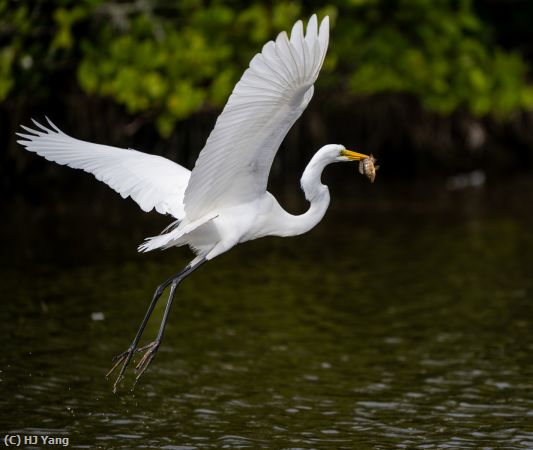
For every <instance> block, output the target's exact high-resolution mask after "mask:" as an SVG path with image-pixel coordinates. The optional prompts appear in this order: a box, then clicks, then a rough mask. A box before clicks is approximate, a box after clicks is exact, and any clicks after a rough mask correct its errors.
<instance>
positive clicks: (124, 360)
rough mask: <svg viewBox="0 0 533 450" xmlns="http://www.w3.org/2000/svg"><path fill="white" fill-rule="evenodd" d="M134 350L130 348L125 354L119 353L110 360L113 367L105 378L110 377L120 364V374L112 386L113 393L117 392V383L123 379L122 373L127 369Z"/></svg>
mask: <svg viewBox="0 0 533 450" xmlns="http://www.w3.org/2000/svg"><path fill="white" fill-rule="evenodd" d="M135 350H136V348H135V347H133V346H131V347H130V348H128V349H127V350H126V351H125V352H123V353H120V354H119V355H117V356H115V357H114V358H113V359H112V363H113V367H111V369H110V370H109V372H107V373H106V376H105V377H106V378H108V377H109V375H111V374H112V373H113V372H114V371H115V370H116V369H117V368H118V367H119V366H120V364H122V367H121V368H120V372H119V373H118V377H117V379H116V380H115V383H114V384H113V393H116V392H117V388H118V385H119V383H120V382H121V381H122V380H123V379H124V371H125V370H126V367H128V364H129V363H130V361H131V358H132V357H133V354H134V353H135Z"/></svg>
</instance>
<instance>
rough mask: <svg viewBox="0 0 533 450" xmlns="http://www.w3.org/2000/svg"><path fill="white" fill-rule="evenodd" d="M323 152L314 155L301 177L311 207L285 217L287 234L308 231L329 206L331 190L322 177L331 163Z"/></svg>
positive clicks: (291, 234)
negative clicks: (299, 213) (300, 212)
mask: <svg viewBox="0 0 533 450" xmlns="http://www.w3.org/2000/svg"><path fill="white" fill-rule="evenodd" d="M331 162H332V161H331V160H328V159H327V158H325V157H324V155H323V154H322V153H321V152H318V153H316V154H315V156H313V158H312V159H311V161H310V162H309V164H308V165H307V167H306V168H305V170H304V173H303V175H302V178H301V181H300V182H301V185H302V189H303V191H304V193H305V198H306V200H307V201H308V202H309V203H310V207H309V209H308V210H307V212H305V213H304V214H301V215H299V216H294V215H292V214H288V213H287V216H288V217H286V218H285V233H283V235H285V236H296V235H299V234H303V233H306V232H307V231H309V230H310V229H311V228H313V227H314V226H315V225H316V224H318V223H319V222H320V221H321V220H322V218H323V217H324V214H325V213H326V210H327V209H328V206H329V200H330V197H329V190H328V188H327V186H325V185H324V184H322V181H321V179H320V177H321V175H322V172H323V170H324V168H325V167H326V166H327V165H328V164H329V163H331Z"/></svg>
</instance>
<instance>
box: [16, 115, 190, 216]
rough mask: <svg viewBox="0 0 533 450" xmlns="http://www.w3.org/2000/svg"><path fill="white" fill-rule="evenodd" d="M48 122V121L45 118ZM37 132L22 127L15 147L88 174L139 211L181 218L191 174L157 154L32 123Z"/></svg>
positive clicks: (53, 126)
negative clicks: (98, 142) (83, 137)
mask: <svg viewBox="0 0 533 450" xmlns="http://www.w3.org/2000/svg"><path fill="white" fill-rule="evenodd" d="M47 120H48V119H47ZM33 123H34V124H35V126H36V127H37V128H38V130H37V129H36V130H34V129H32V128H28V127H25V126H22V128H24V130H26V131H27V132H28V133H29V134H25V133H17V134H18V135H19V136H20V137H21V138H23V139H21V140H19V141H17V142H18V143H19V144H21V145H23V146H24V147H26V149H27V150H29V151H30V152H34V153H37V154H38V155H41V156H43V157H44V158H46V159H48V160H49V161H55V162H56V163H58V164H66V165H68V166H70V167H73V168H75V169H83V170H85V172H89V173H92V174H93V175H94V176H95V177H96V178H97V179H98V180H100V181H103V182H104V183H106V184H108V185H109V186H111V187H112V188H113V189H114V190H115V191H117V192H118V193H119V194H120V195H121V196H122V197H123V198H126V197H131V198H132V199H133V200H135V202H137V204H138V205H139V206H140V207H141V209H142V210H143V211H150V210H152V209H153V208H155V209H156V211H157V212H159V213H161V214H171V215H172V216H174V217H175V218H176V219H182V218H183V216H184V210H183V196H184V192H185V187H186V186H187V183H188V182H189V177H190V174H191V172H190V171H189V170H187V169H185V168H184V167H182V166H180V165H178V164H176V163H174V162H172V161H170V160H168V159H166V158H163V157H161V156H157V155H150V154H147V153H142V152H138V151H136V150H131V149H121V148H116V147H110V146H108V145H100V144H93V143H91V142H86V141H81V140H79V139H75V138H73V137H70V136H68V135H67V134H65V133H63V132H62V131H61V130H60V129H59V128H57V127H56V126H55V125H54V124H53V123H52V122H50V120H48V123H49V125H50V128H48V127H45V126H43V125H41V124H40V123H38V122H36V121H35V120H34V121H33Z"/></svg>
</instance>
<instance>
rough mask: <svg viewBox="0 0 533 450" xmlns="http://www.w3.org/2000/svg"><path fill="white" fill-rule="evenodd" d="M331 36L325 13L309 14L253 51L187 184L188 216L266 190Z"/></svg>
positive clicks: (193, 217)
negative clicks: (322, 15) (304, 22)
mask: <svg viewBox="0 0 533 450" xmlns="http://www.w3.org/2000/svg"><path fill="white" fill-rule="evenodd" d="M328 40H329V21H328V18H327V17H326V18H325V19H324V20H323V21H322V23H321V24H320V31H318V26H317V19H316V16H314V15H313V16H312V17H311V19H310V20H309V24H308V26H307V33H306V35H305V37H304V33H303V26H302V22H301V21H298V22H297V23H296V24H295V25H294V27H293V29H292V32H291V37H290V39H289V38H288V37H287V34H286V33H281V34H280V35H278V37H277V39H276V41H275V42H273V41H270V42H268V43H267V44H265V46H264V47H263V49H262V52H261V53H259V54H257V55H255V57H254V58H253V59H252V61H251V62H250V67H249V68H248V69H247V70H246V71H245V72H244V74H243V76H242V78H241V80H240V81H239V82H238V83H237V85H236V86H235V88H234V90H233V93H232V94H231V96H230V98H229V100H228V102H227V104H226V106H225V108H224V111H223V112H222V114H221V115H220V116H219V118H218V119H217V122H216V125H215V128H214V130H213V131H212V132H211V135H210V136H209V138H208V139H207V142H206V144H205V147H204V148H203V149H202V151H201V152H200V156H199V157H198V160H197V161H196V165H195V167H194V169H193V171H192V173H191V179H190V182H189V184H188V186H187V189H186V190H185V199H184V202H185V212H186V217H187V220H188V221H189V220H196V219H199V218H200V217H202V216H204V215H206V214H208V213H209V212H211V211H213V210H215V209H217V208H223V207H229V206H233V205H236V204H240V203H246V202H248V201H251V200H254V199H255V198H257V197H259V196H260V195H262V194H263V193H264V192H265V191H266V186H267V181H268V175H269V172H270V168H271V165H272V161H273V159H274V156H275V155H276V152H277V150H278V148H279V145H280V144H281V141H282V140H283V138H284V137H285V135H286V134H287V132H288V131H289V129H290V128H291V126H292V125H293V123H294V122H295V121H296V120H297V119H298V117H299V116H300V115H301V114H302V112H303V111H304V109H305V108H306V106H307V104H308V103H309V101H310V100H311V97H312V95H313V83H314V82H315V80H316V79H317V77H318V73H319V71H320V68H321V67H322V63H323V62H324V57H325V55H326V50H327V47H328Z"/></svg>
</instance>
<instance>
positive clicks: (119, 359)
mask: <svg viewBox="0 0 533 450" xmlns="http://www.w3.org/2000/svg"><path fill="white" fill-rule="evenodd" d="M205 261H206V260H205V259H202V260H201V261H199V262H198V263H196V264H195V265H188V266H187V267H186V268H185V269H183V270H182V271H181V272H178V273H177V274H175V275H174V276H172V277H170V278H169V279H167V280H166V281H164V282H163V283H161V284H160V285H159V286H158V287H157V289H156V290H155V292H154V296H153V298H152V301H151V302H150V305H149V307H148V310H147V311H146V314H145V315H144V318H143V321H142V323H141V326H140V327H139V329H138V330H137V333H136V335H135V338H134V339H133V342H132V343H131V345H130V346H129V348H128V349H127V350H126V351H125V352H123V353H121V354H119V355H117V356H115V357H114V358H113V367H111V369H110V370H109V372H108V373H107V374H106V378H107V377H109V375H111V374H112V373H113V372H114V371H115V370H116V369H117V368H118V367H119V366H120V365H121V364H122V367H121V369H120V372H119V374H118V377H117V379H116V380H115V383H114V384H113V392H116V390H117V387H118V384H119V383H120V382H121V381H122V379H123V378H124V372H125V370H126V367H128V364H129V363H130V361H131V359H132V357H133V354H134V353H135V350H137V344H138V343H139V340H140V339H141V336H142V334H143V331H144V329H145V327H146V324H147V323H148V320H149V318H150V316H151V315H152V312H153V310H154V308H155V306H156V304H157V302H158V300H159V298H160V297H161V295H162V294H163V292H164V291H165V289H166V288H167V287H168V285H171V296H169V300H170V304H169V303H168V302H167V306H166V308H165V314H164V316H163V320H164V322H163V323H162V324H161V327H160V330H159V333H158V338H157V339H156V341H159V342H161V336H162V334H163V331H164V328H165V327H164V324H165V323H166V320H167V319H168V312H169V311H170V306H171V303H172V301H171V299H172V298H173V296H174V291H175V289H176V286H177V285H178V284H179V283H180V282H181V281H182V280H183V279H184V278H185V277H187V276H188V275H190V274H191V273H192V272H194V271H195V270H196V269H197V268H198V267H200V266H201V265H202V264H203V263H204V262H205ZM156 341H154V343H155V342H156ZM154 343H152V344H149V345H148V346H145V347H142V348H141V349H139V350H144V349H146V348H148V347H149V346H152V345H153V344H154ZM158 347H159V343H158V344H157V346H156V348H155V350H154V354H155V352H156V351H157V348H158ZM143 359H144V358H143ZM152 359H153V356H152V357H151V358H150V361H151V360H152ZM150 361H148V363H147V364H146V367H148V364H149V363H150ZM146 367H145V368H144V370H146ZM144 370H143V372H144ZM140 375H142V373H141V374H139V375H138V376H137V379H138V378H139V377H140Z"/></svg>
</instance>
